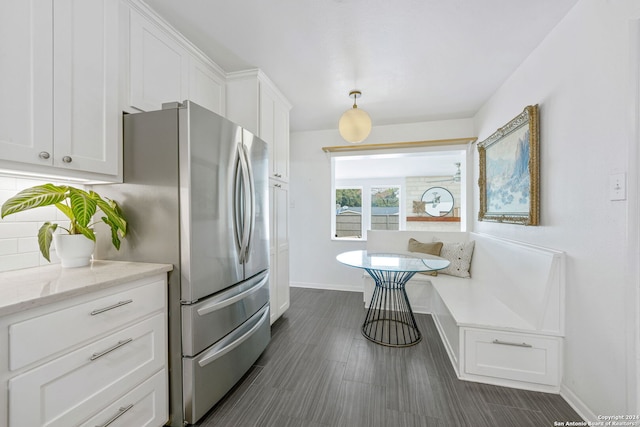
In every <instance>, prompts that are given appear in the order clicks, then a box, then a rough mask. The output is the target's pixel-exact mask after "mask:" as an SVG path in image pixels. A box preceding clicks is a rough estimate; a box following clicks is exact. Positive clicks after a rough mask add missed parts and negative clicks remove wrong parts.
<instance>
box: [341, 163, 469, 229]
mask: <svg viewBox="0 0 640 427" xmlns="http://www.w3.org/2000/svg"><path fill="white" fill-rule="evenodd" d="M466 156H467V150H464V151H463V150H446V151H438V152H428V153H404V154H400V153H396V154H367V155H339V154H336V155H333V156H332V157H331V176H332V182H331V188H332V190H331V193H332V194H331V197H332V201H331V202H332V206H333V207H334V208H333V209H332V212H331V238H332V239H334V240H366V239H367V230H430V231H460V230H464V228H465V226H464V221H463V219H462V218H461V217H462V216H463V215H464V213H463V211H464V201H465V200H466V188H465V185H464V183H465V178H464V177H465V176H466V174H465V173H464V166H465V164H466ZM460 166H462V168H460ZM460 169H462V173H461V171H460ZM433 187H442V188H446V189H447V191H449V192H450V193H451V194H452V195H453V197H454V200H455V202H454V205H453V207H452V209H449V210H448V213H446V214H445V215H444V216H441V217H433V216H432V215H429V214H428V213H426V212H423V211H424V209H420V208H421V207H422V206H424V204H425V202H426V201H428V200H425V199H424V197H425V192H426V191H427V190H429V189H430V188H433Z"/></svg>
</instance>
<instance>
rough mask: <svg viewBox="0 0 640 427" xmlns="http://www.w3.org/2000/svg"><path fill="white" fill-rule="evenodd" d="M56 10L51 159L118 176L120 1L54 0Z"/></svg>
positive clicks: (62, 164) (66, 166)
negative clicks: (52, 150) (53, 125)
mask: <svg viewBox="0 0 640 427" xmlns="http://www.w3.org/2000/svg"><path fill="white" fill-rule="evenodd" d="M53 12H54V23H55V25H54V28H53V42H54V45H53V46H54V58H53V75H54V96H53V100H54V104H53V107H54V108H53V120H54V123H55V127H54V155H53V164H54V166H56V167H59V168H68V169H75V170H82V171H89V172H97V173H104V174H110V175H116V174H117V173H118V168H119V157H120V149H119V137H118V129H119V125H118V122H119V116H120V114H119V112H118V97H117V95H118V2H117V1H112V0H56V1H55V2H54V9H53Z"/></svg>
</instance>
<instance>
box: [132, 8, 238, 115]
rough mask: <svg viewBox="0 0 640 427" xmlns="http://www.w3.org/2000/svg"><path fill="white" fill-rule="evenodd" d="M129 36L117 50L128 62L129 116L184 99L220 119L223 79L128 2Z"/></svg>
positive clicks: (145, 11) (164, 26)
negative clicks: (119, 50) (120, 48)
mask: <svg viewBox="0 0 640 427" xmlns="http://www.w3.org/2000/svg"><path fill="white" fill-rule="evenodd" d="M127 4H128V9H129V12H128V16H127V15H125V19H128V27H129V31H128V34H127V32H125V34H127V35H128V40H127V43H124V44H123V46H122V58H123V62H128V64H129V65H128V69H127V68H125V69H124V70H123V72H124V73H125V74H126V75H128V93H127V94H125V97H126V98H127V99H128V101H127V102H126V103H125V105H124V106H123V108H124V109H125V110H129V111H131V112H135V111H153V110H159V109H161V108H162V104H163V103H168V102H182V101H184V100H186V99H189V100H191V101H193V102H195V103H196V104H199V105H201V106H203V107H205V108H207V109H209V110H211V111H213V112H214V113H218V114H220V115H224V113H225V107H226V99H225V93H226V89H225V73H224V71H222V69H220V67H218V66H217V65H216V64H215V63H214V62H213V61H211V60H209V59H208V58H207V57H206V56H205V55H204V54H203V53H202V52H201V51H200V50H199V49H198V48H197V47H196V46H194V45H193V44H191V43H190V42H189V41H188V40H187V39H185V38H184V37H183V36H182V35H181V34H180V33H178V32H177V31H175V30H174V29H173V28H172V27H170V26H169V25H168V24H167V23H166V22H164V21H163V20H162V19H161V18H159V17H158V16H157V15H155V13H154V12H153V11H152V10H150V9H149V8H148V7H146V6H145V5H144V4H142V3H140V2H138V1H134V0H129V1H128V2H127Z"/></svg>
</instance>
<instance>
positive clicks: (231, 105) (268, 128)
mask: <svg viewBox="0 0 640 427" xmlns="http://www.w3.org/2000/svg"><path fill="white" fill-rule="evenodd" d="M289 110H291V104H289V101H287V99H286V98H285V97H284V96H283V95H282V94H281V93H280V92H279V91H278V89H277V88H276V87H275V86H274V85H273V83H272V82H271V81H270V80H269V78H268V77H267V76H266V75H264V74H263V73H262V72H261V71H260V70H250V71H241V72H238V73H230V74H229V75H228V79H227V117H228V118H229V119H230V120H232V121H234V122H236V123H238V124H239V125H241V126H243V127H245V128H247V129H249V130H250V131H251V132H253V133H255V134H256V135H258V136H259V137H260V138H261V139H263V140H264V141H265V142H266V143H267V144H269V171H270V174H269V177H270V178H272V179H278V180H282V181H288V180H289Z"/></svg>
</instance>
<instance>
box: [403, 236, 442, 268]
mask: <svg viewBox="0 0 640 427" xmlns="http://www.w3.org/2000/svg"><path fill="white" fill-rule="evenodd" d="M441 249H442V242H433V243H422V242H419V241H417V240H416V239H413V238H411V239H409V252H421V253H423V254H429V255H435V256H440V250H441ZM420 273H421V274H427V275H429V276H437V275H438V272H437V271H422V272H420Z"/></svg>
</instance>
